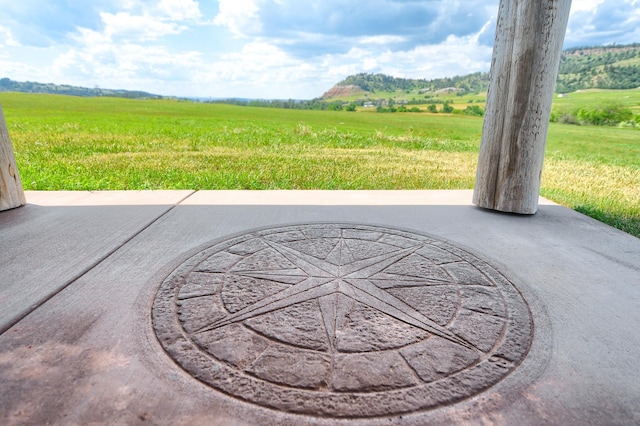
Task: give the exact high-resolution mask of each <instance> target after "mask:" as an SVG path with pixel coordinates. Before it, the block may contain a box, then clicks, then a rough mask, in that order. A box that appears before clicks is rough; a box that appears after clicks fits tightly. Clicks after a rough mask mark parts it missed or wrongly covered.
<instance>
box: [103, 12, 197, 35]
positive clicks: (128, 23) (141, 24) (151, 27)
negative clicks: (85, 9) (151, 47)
mask: <svg viewBox="0 0 640 426" xmlns="http://www.w3.org/2000/svg"><path fill="white" fill-rule="evenodd" d="M100 17H101V18H102V22H104V25H105V29H104V31H103V33H104V34H105V36H107V37H109V38H113V37H127V36H129V37H133V38H135V39H137V40H140V41H148V40H157V39H158V38H161V37H163V36H166V35H170V34H179V33H181V32H182V31H184V30H186V29H188V27H186V26H180V25H178V24H176V23H175V22H166V21H164V20H161V19H158V18H156V17H152V16H136V15H131V14H129V13H128V12H118V13H116V14H111V13H104V12H102V13H100Z"/></svg>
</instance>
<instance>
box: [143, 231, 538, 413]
mask: <svg viewBox="0 0 640 426" xmlns="http://www.w3.org/2000/svg"><path fill="white" fill-rule="evenodd" d="M153 324H154V328H155V331H156V335H157V336H158V338H159V340H160V342H161V343H162V345H163V346H164V348H165V350H166V351H167V352H168V353H169V355H170V356H172V357H173V358H174V359H175V360H176V361H177V362H178V364H180V365H181V366H182V368H184V369H185V370H186V371H188V372H189V373H191V374H192V375H193V376H194V377H196V378H198V379H199V380H201V381H203V382H205V383H207V384H209V385H210V386H212V387H214V388H216V389H218V390H221V391H223V392H225V393H228V394H230V395H232V396H235V397H238V398H241V399H244V400H246V401H249V402H252V403H255V404H259V405H263V406H267V407H271V408H276V409H280V410H284V411H290V412H294V413H305V414H312V415H320V416H333V417H370V416H379V415H389V414H399V413H404V412H411V411H415V410H421V409H429V408H434V407H438V406H442V405H446V404H450V403H454V402H456V401H459V400H461V399H464V398H467V397H469V396H472V395H475V394H477V393H479V392H481V391H483V390H485V389H486V388H488V387H490V386H491V385H493V384H495V383H497V382H498V381H500V380H501V379H503V378H504V377H505V376H506V375H508V374H509V372H510V371H512V370H513V369H514V368H515V367H516V366H517V365H518V364H519V363H520V362H521V360H522V359H523V358H524V356H525V355H526V353H527V351H528V348H529V345H530V341H531V337H532V320H531V317H530V314H529V310H528V306H527V304H526V302H525V301H524V299H523V298H522V296H521V295H520V293H519V292H518V291H517V290H516V289H515V287H513V285H512V284H511V283H510V282H509V281H508V280H506V279H505V278H504V277H503V276H502V275H500V274H499V273H498V272H497V271H495V270H494V269H493V268H491V267H490V266H489V265H488V264H486V263H485V262H482V261H481V260H479V259H477V258H476V257H475V256H473V255H471V254H469V253H467V252H465V251H463V250H461V249H459V248H457V247H455V246H452V245H450V244H447V243H444V242H441V241H438V240H435V239H433V238H431V237H427V236H424V235H421V234H418V233H414V232H407V231H401V230H396V229H390V228H383V227H375V226H362V225H352V224H312V225H293V226H287V227H278V228H271V229H263V230H257V231H253V232H247V233H246V234H243V235H240V236H236V237H231V238H228V239H226V240H224V241H221V242H219V243H217V244H214V245H212V246H211V247H210V248H208V249H205V250H203V251H202V252H200V253H199V254H197V255H195V256H193V257H192V258H191V259H189V260H187V261H186V262H185V263H183V264H182V265H181V266H180V267H178V269H176V270H175V271H174V273H173V274H171V275H170V276H169V277H167V279H166V280H165V281H164V282H163V283H162V285H161V286H160V289H159V291H158V295H157V296H156V300H155V303H154V307H153Z"/></svg>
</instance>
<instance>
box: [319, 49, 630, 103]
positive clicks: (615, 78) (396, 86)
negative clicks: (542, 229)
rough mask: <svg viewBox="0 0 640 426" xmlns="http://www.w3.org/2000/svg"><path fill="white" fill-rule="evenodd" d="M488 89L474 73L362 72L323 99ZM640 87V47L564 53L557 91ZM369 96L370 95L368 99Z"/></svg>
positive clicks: (486, 80)
mask: <svg viewBox="0 0 640 426" xmlns="http://www.w3.org/2000/svg"><path fill="white" fill-rule="evenodd" d="M488 87H489V73H481V72H478V73H474V74H469V75H465V76H456V77H449V78H439V79H432V80H426V79H406V78H398V77H391V76H388V75H384V74H367V73H361V74H356V75H352V76H349V77H347V78H346V79H344V80H343V81H341V82H339V83H338V84H336V85H335V86H334V87H333V88H331V89H330V90H329V91H327V92H326V93H325V94H324V95H323V96H322V99H324V100H330V99H339V98H343V97H351V98H353V97H354V95H359V94H364V95H374V94H376V93H381V92H382V93H383V94H384V95H383V96H385V95H388V94H389V93H398V95H399V96H400V97H404V98H406V99H407V100H410V99H412V98H415V97H422V98H424V97H425V96H426V97H429V96H433V95H436V94H438V93H442V92H447V93H454V92H455V93H458V94H461V95H465V94H468V93H484V92H486V91H487V89H488ZM636 87H640V44H639V43H635V44H630V45H624V46H616V45H613V46H595V47H581V48H575V49H568V50H565V51H564V52H563V54H562V58H561V61H560V69H559V73H558V81H557V85H556V91H557V92H558V93H569V92H575V91H576V90H585V89H593V88H599V89H631V88H636ZM368 97H370V96H368Z"/></svg>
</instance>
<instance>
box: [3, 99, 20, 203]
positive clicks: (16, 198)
mask: <svg viewBox="0 0 640 426" xmlns="http://www.w3.org/2000/svg"><path fill="white" fill-rule="evenodd" d="M26 203H27V201H26V199H25V196H24V191H23V189H22V182H21V181H20V175H19V174H18V166H17V165H16V158H15V156H14V154H13V147H12V146H11V139H9V131H8V130H7V124H6V122H5V120H4V114H3V113H2V107H0V211H2V210H9V209H13V208H16V207H20V206H22V205H24V204H26Z"/></svg>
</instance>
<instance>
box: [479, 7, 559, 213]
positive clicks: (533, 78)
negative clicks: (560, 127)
mask: <svg viewBox="0 0 640 426" xmlns="http://www.w3.org/2000/svg"><path fill="white" fill-rule="evenodd" d="M570 9H571V0H500V9H499V12H498V25H497V28H496V39H495V46H494V49H493V60H492V64H491V79H490V84H489V93H488V96H487V107H486V113H485V119H484V127H483V130H482V143H481V146H480V157H479V160H478V171H477V176H476V186H475V191H474V194H473V202H474V203H475V204H476V205H478V206H480V207H484V208H488V209H493V210H499V211H504V212H512V213H520V214H535V213H536V211H537V210H538V196H539V194H540V175H541V174H542V163H543V160H544V149H545V144H546V140H547V130H548V127H549V116H550V114H551V103H552V101H553V92H554V90H555V83H556V79H557V76H558V67H559V64H560V56H561V55H562V44H563V42H564V35H565V33H566V30H567V22H568V20H569V11H570Z"/></svg>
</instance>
